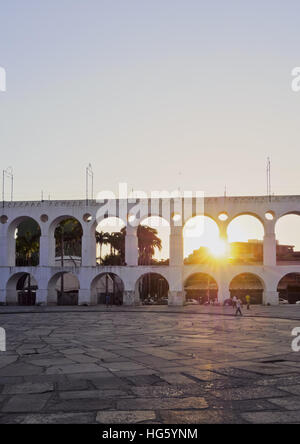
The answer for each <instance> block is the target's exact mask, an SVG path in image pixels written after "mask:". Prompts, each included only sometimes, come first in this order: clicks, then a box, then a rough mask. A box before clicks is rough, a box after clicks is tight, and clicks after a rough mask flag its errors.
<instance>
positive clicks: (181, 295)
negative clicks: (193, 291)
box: [168, 290, 185, 306]
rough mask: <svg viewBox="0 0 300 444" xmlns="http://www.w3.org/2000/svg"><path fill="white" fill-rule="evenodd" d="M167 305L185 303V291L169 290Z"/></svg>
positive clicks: (181, 304)
mask: <svg viewBox="0 0 300 444" xmlns="http://www.w3.org/2000/svg"><path fill="white" fill-rule="evenodd" d="M168 296H169V297H168V305H170V306H172V305H173V306H183V305H184V304H185V291H184V290H181V291H169V295H168Z"/></svg>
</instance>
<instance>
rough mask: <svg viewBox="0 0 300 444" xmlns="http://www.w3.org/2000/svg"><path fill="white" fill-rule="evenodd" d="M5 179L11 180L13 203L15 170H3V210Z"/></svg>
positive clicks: (9, 168)
mask: <svg viewBox="0 0 300 444" xmlns="http://www.w3.org/2000/svg"><path fill="white" fill-rule="evenodd" d="M5 179H10V200H11V202H12V201H13V192H14V175H13V169H12V167H8V168H6V170H3V175H2V202H3V208H4V203H5Z"/></svg>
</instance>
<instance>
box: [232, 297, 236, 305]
mask: <svg viewBox="0 0 300 444" xmlns="http://www.w3.org/2000/svg"><path fill="white" fill-rule="evenodd" d="M236 302H237V297H236V296H233V298H232V306H233V308H236Z"/></svg>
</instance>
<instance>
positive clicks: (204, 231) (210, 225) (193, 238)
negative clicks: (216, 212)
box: [183, 213, 227, 265]
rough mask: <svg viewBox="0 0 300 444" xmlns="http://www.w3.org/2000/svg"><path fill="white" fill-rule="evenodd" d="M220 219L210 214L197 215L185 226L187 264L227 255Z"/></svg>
mask: <svg viewBox="0 0 300 444" xmlns="http://www.w3.org/2000/svg"><path fill="white" fill-rule="evenodd" d="M219 222H220V221H217V220H216V219H215V218H214V217H212V216H210V215H209V214H206V213H205V214H203V215H196V216H193V217H190V218H189V219H187V220H186V221H185V224H184V226H183V243H184V258H185V259H184V262H185V264H187V265H188V264H202V263H207V262H210V261H212V260H215V259H216V258H221V257H223V256H225V255H226V249H227V248H226V243H225V242H224V240H223V239H222V238H221V229H220V223H219Z"/></svg>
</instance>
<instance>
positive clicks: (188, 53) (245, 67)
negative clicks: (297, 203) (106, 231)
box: [0, 0, 300, 199]
mask: <svg viewBox="0 0 300 444" xmlns="http://www.w3.org/2000/svg"><path fill="white" fill-rule="evenodd" d="M299 16H300V2H299V1H298V0H287V1H284V2H283V1H282V0H280V1H277V0H259V1H256V0H253V1H251V2H249V1H243V0H236V1H234V0H227V1H224V0H219V1H217V0H210V1H201V0H184V1H183V0H180V1H179V0H147V1H145V0H51V1H50V0H43V1H40V0H0V66H2V67H4V68H5V69H6V71H7V92H6V93H0V146H1V161H0V167H1V170H2V169H3V168H6V167H7V166H9V165H12V166H13V168H14V173H15V198H16V199H39V198H40V193H41V190H42V189H43V190H44V195H45V196H46V197H47V196H48V195H49V194H50V196H51V198H53V199H55V198H56V199H59V198H82V197H84V193H85V177H84V176H85V167H86V166H87V164H88V163H89V162H91V163H92V165H93V169H94V172H95V190H96V191H99V190H103V189H112V190H116V189H117V184H118V182H127V183H128V184H129V186H130V187H133V188H134V189H136V190H138V189H142V190H145V191H150V190H153V189H154V190H155V189H167V190H173V189H176V188H178V186H180V187H181V189H186V190H203V191H204V192H205V193H206V194H207V195H220V194H223V192H224V185H225V184H226V185H227V189H228V194H229V195H245V194H264V193H265V191H266V180H265V166H266V158H267V156H270V157H271V160H272V182H273V191H274V192H275V193H278V194H299V184H300V175H299V164H300V150H299V145H300V136H299V134H300V133H299V127H300V125H299V124H300V92H299V93H295V92H292V90H291V80H292V77H291V70H292V68H294V67H295V66H300V51H299V42H300V26H299Z"/></svg>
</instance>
